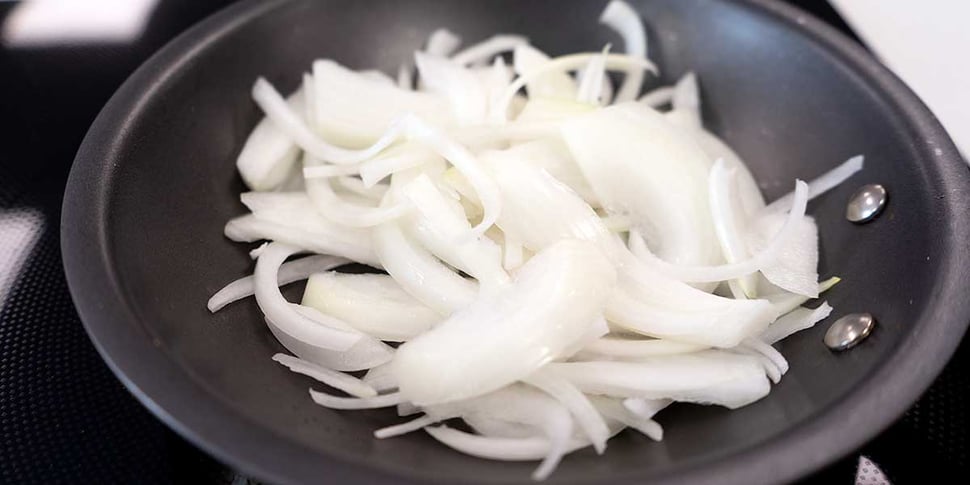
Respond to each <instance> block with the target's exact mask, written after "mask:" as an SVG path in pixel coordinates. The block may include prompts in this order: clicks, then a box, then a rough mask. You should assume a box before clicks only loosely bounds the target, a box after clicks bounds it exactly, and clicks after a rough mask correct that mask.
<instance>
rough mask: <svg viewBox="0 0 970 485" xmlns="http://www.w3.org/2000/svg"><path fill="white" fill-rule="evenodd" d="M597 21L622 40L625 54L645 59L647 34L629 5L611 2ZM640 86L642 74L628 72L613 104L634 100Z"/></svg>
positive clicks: (619, 0) (615, 1)
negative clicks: (614, 32)
mask: <svg viewBox="0 0 970 485" xmlns="http://www.w3.org/2000/svg"><path fill="white" fill-rule="evenodd" d="M599 21H600V23H601V24H605V25H606V26H608V27H609V28H611V29H613V30H614V31H616V33H617V34H619V35H620V37H622V38H623V44H624V46H625V49H626V53H627V54H629V55H631V56H634V57H640V58H644V59H646V57H647V32H646V29H644V28H643V22H641V21H640V16H639V15H638V14H637V12H636V10H634V9H633V7H631V6H630V4H628V3H626V2H624V1H621V0H612V1H611V2H610V3H608V4H607V5H606V8H604V9H603V13H602V14H600V19H599ZM641 84H643V72H641V71H630V72H628V73H627V75H626V78H625V79H624V80H623V84H622V85H621V86H620V90H619V92H617V93H616V99H615V102H616V103H623V102H626V101H633V100H634V99H636V97H637V94H638V93H639V92H640V85H641Z"/></svg>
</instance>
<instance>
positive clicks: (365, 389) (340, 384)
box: [273, 354, 377, 397]
mask: <svg viewBox="0 0 970 485" xmlns="http://www.w3.org/2000/svg"><path fill="white" fill-rule="evenodd" d="M273 360H274V361H276V362H279V363H280V364H282V365H284V366H286V368H288V369H290V370H291V371H293V372H295V373H297V374H303V375H305V376H307V377H312V378H313V379H316V380H317V381H320V382H322V383H324V384H326V385H328V386H330V387H332V388H334V389H339V390H341V391H344V392H346V393H347V394H350V395H351V396H354V397H374V396H377V391H376V390H374V388H373V387H371V386H368V385H367V384H366V383H364V382H362V381H361V380H360V379H357V378H356V377H353V376H349V375H347V374H344V373H343V372H337V371H335V370H330V369H327V368H325V367H322V366H319V365H317V364H314V363H313V362H309V361H306V360H303V359H299V358H296V357H293V356H292V355H286V354H276V355H274V356H273Z"/></svg>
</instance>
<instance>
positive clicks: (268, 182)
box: [236, 89, 306, 191]
mask: <svg viewBox="0 0 970 485" xmlns="http://www.w3.org/2000/svg"><path fill="white" fill-rule="evenodd" d="M286 103H287V104H288V105H289V106H290V107H291V108H292V109H293V110H298V109H301V107H302V106H303V105H304V104H305V103H306V101H305V97H304V95H303V90H302V89H301V90H297V91H296V92H295V93H293V94H291V95H290V97H289V98H287V100H286ZM299 155H300V148H299V147H298V146H296V144H295V143H293V139H292V138H290V137H289V136H288V135H287V134H286V133H285V132H283V131H282V130H280V129H279V128H277V126H276V124H275V123H273V121H271V120H270V119H269V118H266V117H264V118H263V119H262V120H260V121H259V123H258V124H257V125H256V128H254V129H253V131H252V132H250V133H249V137H247V138H246V143H245V144H244V145H243V148H242V151H240V152H239V157H238V158H236V169H237V170H239V175H240V176H241V177H242V179H243V182H245V183H246V186H248V187H249V188H251V189H253V190H258V191H266V190H272V189H275V188H276V187H279V186H280V185H281V184H282V183H283V182H284V181H285V180H286V177H287V176H288V175H289V173H290V172H291V171H292V170H293V167H295V166H296V161H297V159H298V157H299Z"/></svg>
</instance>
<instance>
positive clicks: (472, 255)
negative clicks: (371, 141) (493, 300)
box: [400, 174, 509, 288]
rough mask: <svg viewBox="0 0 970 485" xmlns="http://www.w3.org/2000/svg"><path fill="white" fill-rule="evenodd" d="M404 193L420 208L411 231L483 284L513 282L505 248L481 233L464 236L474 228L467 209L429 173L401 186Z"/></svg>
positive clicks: (498, 285)
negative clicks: (504, 260)
mask: <svg viewBox="0 0 970 485" xmlns="http://www.w3.org/2000/svg"><path fill="white" fill-rule="evenodd" d="M400 196H401V197H403V198H404V199H405V200H407V201H408V202H410V204H411V205H412V206H413V207H415V208H416V211H417V214H415V216H414V217H412V218H410V221H409V222H410V224H409V227H408V229H410V234H411V235H412V236H414V238H415V239H416V240H417V241H419V242H420V243H421V244H423V245H424V246H425V247H426V248H428V250H430V251H431V252H432V253H433V254H434V255H435V256H437V257H439V258H441V260H443V261H445V262H446V263H448V264H450V265H452V266H454V267H456V268H458V269H460V270H462V271H464V272H466V273H468V274H469V275H471V276H472V277H473V278H475V279H477V280H478V282H479V284H481V285H482V287H483V288H496V287H500V286H503V285H505V284H507V283H508V282H509V275H508V274H507V273H506V272H505V270H504V269H503V268H502V259H501V257H502V255H501V248H500V247H499V246H498V245H497V244H495V243H494V242H493V241H492V240H491V239H488V238H487V237H484V236H481V237H478V238H475V239H467V238H463V237H462V236H463V235H464V234H467V233H468V232H469V230H470V229H471V225H470V224H469V223H468V220H467V219H466V217H465V213H464V210H463V209H462V207H461V203H459V202H458V201H457V200H455V199H451V198H448V197H447V196H446V195H445V194H444V193H443V192H442V191H441V190H440V189H439V188H438V187H437V186H436V185H435V183H434V182H432V181H431V178H429V177H428V176H427V175H424V174H422V175H420V176H418V177H417V178H415V179H414V180H412V181H411V182H410V183H408V184H407V185H406V186H404V187H402V188H401V193H400Z"/></svg>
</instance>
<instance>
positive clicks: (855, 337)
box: [823, 313, 876, 351]
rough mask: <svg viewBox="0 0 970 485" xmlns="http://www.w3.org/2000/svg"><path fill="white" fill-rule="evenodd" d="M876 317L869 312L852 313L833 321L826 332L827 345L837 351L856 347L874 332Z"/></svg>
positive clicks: (825, 340)
mask: <svg viewBox="0 0 970 485" xmlns="http://www.w3.org/2000/svg"><path fill="white" fill-rule="evenodd" d="M875 327H876V319H875V318H873V317H872V315H870V314H868V313H851V314H849V315H846V316H844V317H842V318H840V319H838V320H836V321H835V323H833V324H832V325H831V326H830V327H829V329H828V330H827V331H826V332H825V338H824V339H823V341H824V342H825V345H826V346H827V347H828V348H829V349H831V350H835V351H841V350H846V349H850V348H852V347H855V346H856V344H858V343H859V342H862V341H863V340H865V339H866V337H868V336H869V334H870V333H872V329H873V328H875Z"/></svg>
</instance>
